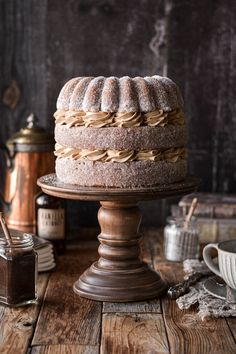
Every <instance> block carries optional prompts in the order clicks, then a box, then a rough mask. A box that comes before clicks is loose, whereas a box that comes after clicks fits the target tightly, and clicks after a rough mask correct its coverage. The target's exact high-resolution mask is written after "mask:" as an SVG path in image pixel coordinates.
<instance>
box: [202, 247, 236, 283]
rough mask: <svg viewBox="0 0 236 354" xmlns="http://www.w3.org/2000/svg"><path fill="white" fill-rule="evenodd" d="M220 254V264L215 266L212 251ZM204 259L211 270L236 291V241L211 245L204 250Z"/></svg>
mask: <svg viewBox="0 0 236 354" xmlns="http://www.w3.org/2000/svg"><path fill="white" fill-rule="evenodd" d="M212 248H215V249H216V250H217V252H218V264H215V263H214V262H213V260H212V257H211V255H210V250H211V249H212ZM203 259H204V261H205V263H206V265H207V266H208V268H210V270H211V271H212V272H213V273H215V274H216V275H218V276H219V277H221V278H222V279H224V281H225V282H226V284H227V285H229V286H230V287H231V288H232V289H234V290H236V240H229V241H223V242H220V243H209V244H208V245H206V246H205V247H204V249H203Z"/></svg>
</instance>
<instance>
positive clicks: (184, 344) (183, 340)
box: [162, 298, 236, 354]
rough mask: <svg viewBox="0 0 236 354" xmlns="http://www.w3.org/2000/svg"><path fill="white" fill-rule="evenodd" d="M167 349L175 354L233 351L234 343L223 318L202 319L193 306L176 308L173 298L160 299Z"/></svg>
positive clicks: (234, 348)
mask: <svg viewBox="0 0 236 354" xmlns="http://www.w3.org/2000/svg"><path fill="white" fill-rule="evenodd" d="M162 305H163V315H164V321H165V325H166V330H167V335H168V340H169V345H170V351H171V353H172V352H173V353H175V354H189V353H191V354H202V353H204V354H208V353H209V354H210V353H234V352H235V351H236V343H235V341H234V339H233V337H232V334H231V331H230V329H229V327H228V325H227V323H226V320H225V319H224V318H217V319H208V320H205V321H202V320H201V319H200V318H199V317H198V316H197V315H196V310H195V309H194V308H193V309H191V310H188V311H186V310H180V309H179V308H178V306H177V304H176V302H175V301H174V300H168V299H166V298H165V299H164V300H163V301H162Z"/></svg>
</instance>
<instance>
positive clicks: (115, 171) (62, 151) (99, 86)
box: [54, 75, 187, 188]
mask: <svg viewBox="0 0 236 354" xmlns="http://www.w3.org/2000/svg"><path fill="white" fill-rule="evenodd" d="M54 117H55V139H56V147H55V155H56V156H57V158H56V174H57V177H58V178H59V180H61V181H63V182H65V183H70V184H77V185H81V186H104V187H119V188H135V187H145V186H154V185H157V184H169V183H173V182H178V181H181V180H183V179H184V178H185V176H186V170H187V162H186V148H185V146H186V125H185V118H184V114H183V101H182V97H181V94H180V91H179V89H178V87H177V85H176V84H175V83H174V82H173V81H172V80H170V79H168V78H166V77H161V76H157V75H156V76H152V77H144V78H142V77H135V78H130V77H128V76H125V77H122V78H116V77H108V78H105V77H102V76H101V77H96V78H94V77H78V78H74V79H72V80H70V81H68V82H67V83H66V84H65V85H64V87H63V88H62V90H61V92H60V94H59V97H58V100H57V111H56V112H55V114H54Z"/></svg>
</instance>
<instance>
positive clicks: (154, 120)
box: [54, 108, 185, 128]
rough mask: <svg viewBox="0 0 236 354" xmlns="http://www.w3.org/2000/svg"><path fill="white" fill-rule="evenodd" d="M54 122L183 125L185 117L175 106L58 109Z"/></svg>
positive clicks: (100, 126)
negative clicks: (126, 109)
mask: <svg viewBox="0 0 236 354" xmlns="http://www.w3.org/2000/svg"><path fill="white" fill-rule="evenodd" d="M54 117H55V124H58V125H67V126H68V127H80V126H85V127H93V128H102V127H122V128H130V127H140V126H150V127H156V126H160V127H164V126H166V125H167V124H178V125H184V124H185V119H184V115H183V112H182V110H181V109H179V108H176V109H173V110H172V111H169V112H166V111H164V110H155V111H152V112H148V113H141V112H131V113H125V112H124V113H119V112H115V113H108V112H101V111H100V112H83V111H74V110H62V109H59V110H57V111H56V112H55V113H54Z"/></svg>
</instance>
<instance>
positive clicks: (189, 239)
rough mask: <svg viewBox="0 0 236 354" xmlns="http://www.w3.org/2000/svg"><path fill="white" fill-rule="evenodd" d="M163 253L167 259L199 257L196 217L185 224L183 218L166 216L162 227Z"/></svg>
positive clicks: (178, 259)
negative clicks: (165, 222) (165, 221)
mask: <svg viewBox="0 0 236 354" xmlns="http://www.w3.org/2000/svg"><path fill="white" fill-rule="evenodd" d="M164 253H165V258H166V259H167V260H168V261H173V262H181V261H184V260H185V259H197V258H199V232H198V228H197V221H196V218H192V219H191V221H190V222H189V223H188V225H187V226H186V225H185V220H184V219H183V218H173V217H168V218H167V225H166V226H165V228H164Z"/></svg>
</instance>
